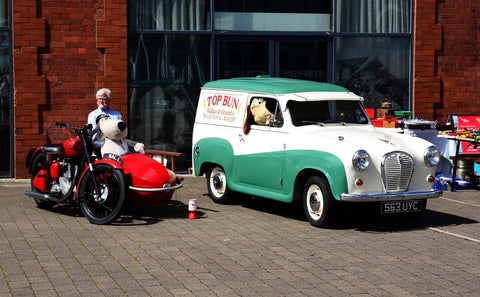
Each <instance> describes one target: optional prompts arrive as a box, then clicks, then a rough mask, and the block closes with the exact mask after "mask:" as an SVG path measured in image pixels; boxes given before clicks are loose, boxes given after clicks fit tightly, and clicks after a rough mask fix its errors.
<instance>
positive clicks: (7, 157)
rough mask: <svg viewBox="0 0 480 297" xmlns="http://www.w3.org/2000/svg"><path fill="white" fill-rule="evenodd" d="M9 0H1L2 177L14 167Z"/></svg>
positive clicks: (0, 106) (0, 128) (0, 103)
mask: <svg viewBox="0 0 480 297" xmlns="http://www.w3.org/2000/svg"><path fill="white" fill-rule="evenodd" d="M8 3H9V2H8V0H0V154H1V156H2V158H1V159H0V177H10V176H12V174H13V170H12V169H13V168H12V166H11V165H12V161H13V157H12V149H11V148H12V147H13V144H12V141H11V131H12V126H11V120H12V114H13V112H12V110H11V106H12V105H11V102H12V98H11V85H10V82H11V77H10V76H11V67H12V62H11V50H10V48H11V41H10V28H9V21H8V19H9V18H8V14H9V9H8Z"/></svg>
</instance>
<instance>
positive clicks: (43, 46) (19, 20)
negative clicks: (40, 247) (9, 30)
mask: <svg viewBox="0 0 480 297" xmlns="http://www.w3.org/2000/svg"><path fill="white" fill-rule="evenodd" d="M12 8H13V26H12V27H13V46H14V53H13V60H14V61H13V63H14V88H15V95H14V104H15V108H14V112H15V117H14V118H15V124H14V125H15V164H14V166H15V177H16V178H26V177H28V174H27V170H26V168H25V165H24V164H25V155H26V154H27V152H28V151H29V150H30V149H31V148H33V147H36V146H38V145H41V144H46V143H60V142H62V141H63V140H65V139H66V138H67V137H68V134H66V130H61V129H58V128H56V127H55V122H56V121H64V122H67V123H70V124H73V125H76V126H82V125H84V124H85V123H86V120H87V115H88V113H89V112H90V111H91V110H93V109H94V108H96V101H95V92H96V90H97V89H98V88H100V87H108V88H110V89H111V90H112V93H113V100H112V107H113V108H114V109H117V110H119V111H120V112H121V113H122V115H123V117H124V118H125V119H127V116H128V113H127V112H128V105H127V97H128V95H127V0H103V1H102V0H98V1H84V0H68V1H65V0H43V1H35V0H15V1H12Z"/></svg>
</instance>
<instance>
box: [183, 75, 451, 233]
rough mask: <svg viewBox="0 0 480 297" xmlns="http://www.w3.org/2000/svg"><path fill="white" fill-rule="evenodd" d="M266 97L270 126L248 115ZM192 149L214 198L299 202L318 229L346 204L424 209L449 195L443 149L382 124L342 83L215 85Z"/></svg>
mask: <svg viewBox="0 0 480 297" xmlns="http://www.w3.org/2000/svg"><path fill="white" fill-rule="evenodd" d="M259 99H260V100H262V101H265V102H267V105H268V106H269V110H270V111H271V113H272V115H273V116H271V118H269V119H268V120H267V121H262V123H263V124H256V122H255V121H252V117H251V116H250V112H249V110H250V109H249V106H250V104H251V102H252V100H257V101H258V100H259ZM265 122H267V123H268V125H265ZM192 143H193V147H192V158H193V159H192V160H193V172H194V174H195V175H196V176H201V175H205V176H206V178H207V187H208V192H209V196H210V197H211V198H212V199H213V200H214V201H215V202H219V203H225V202H227V201H228V199H229V198H230V197H231V194H232V192H240V193H244V194H248V195H253V196H257V197H264V198H268V199H274V200H278V201H282V202H289V203H290V202H294V201H296V200H300V199H301V200H303V205H304V210H305V215H306V217H307V218H308V220H309V222H310V223H311V224H312V225H314V226H319V227H320V226H325V225H326V224H328V222H329V221H330V220H331V219H332V218H333V217H334V216H335V208H336V207H338V206H339V205H341V204H342V203H343V202H344V201H348V202H370V203H377V204H379V205H380V207H379V212H382V213H400V212H422V211H424V210H425V206H426V199H427V198H435V197H439V196H441V195H442V191H441V190H436V189H435V187H434V182H435V173H436V172H435V171H436V165H437V163H438V161H439V158H440V153H439V151H438V149H437V148H435V146H433V145H432V144H431V143H429V142H427V141H425V140H422V139H420V138H417V137H412V136H407V135H403V134H401V133H392V132H385V131H384V129H379V128H375V127H374V126H373V125H372V123H371V121H370V119H369V118H368V117H367V115H366V113H365V110H364V108H363V99H362V98H361V97H359V96H357V95H355V94H353V93H351V92H349V91H348V90H347V89H345V88H343V87H340V86H337V85H332V84H327V83H319V82H312V81H303V80H295V79H285V78H271V77H252V78H234V79H224V80H217V81H212V82H208V83H206V84H205V85H204V86H203V88H202V90H201V93H200V98H199V101H198V107H197V112H196V119H195V124H194V129H193V141H192ZM340 202H342V203H340Z"/></svg>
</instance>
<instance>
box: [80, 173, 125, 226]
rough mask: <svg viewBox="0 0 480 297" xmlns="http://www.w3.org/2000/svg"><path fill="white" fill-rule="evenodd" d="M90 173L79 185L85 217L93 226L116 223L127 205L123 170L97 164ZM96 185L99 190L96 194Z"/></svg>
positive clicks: (81, 207)
mask: <svg viewBox="0 0 480 297" xmlns="http://www.w3.org/2000/svg"><path fill="white" fill-rule="evenodd" d="M94 168H95V169H94V172H93V177H92V172H91V171H88V172H87V173H86V174H85V176H84V177H83V179H82V181H81V182H80V185H79V204H80V209H81V210H82V213H83V215H84V216H85V217H86V218H87V219H88V220H89V221H90V223H92V224H97V225H106V224H110V223H112V222H113V221H115V220H116V219H117V218H118V217H119V216H120V214H121V212H122V209H123V207H124V206H125V204H126V203H127V190H128V187H127V183H126V178H125V174H124V173H123V171H122V170H119V169H114V168H113V167H111V166H110V165H107V164H97V165H95V167H94ZM94 179H95V183H96V184H97V188H98V190H99V192H98V193H95V185H94Z"/></svg>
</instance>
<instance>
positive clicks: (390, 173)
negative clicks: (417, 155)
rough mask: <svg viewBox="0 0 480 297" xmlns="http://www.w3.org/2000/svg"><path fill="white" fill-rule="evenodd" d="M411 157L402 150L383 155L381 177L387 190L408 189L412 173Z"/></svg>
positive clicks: (398, 190) (400, 190) (399, 190)
mask: <svg viewBox="0 0 480 297" xmlns="http://www.w3.org/2000/svg"><path fill="white" fill-rule="evenodd" d="M413 166H414V164H413V158H412V157H411V156H410V155H408V154H406V153H403V152H392V153H390V154H387V155H385V156H384V157H383V161H382V179H383V184H384V186H385V190H386V191H387V192H403V191H406V190H407V189H408V185H409V184H410V180H411V178H412V174H413Z"/></svg>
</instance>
